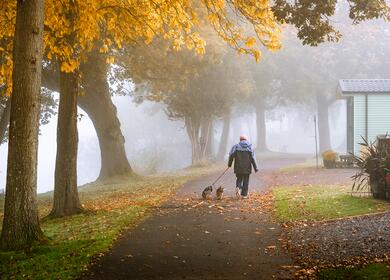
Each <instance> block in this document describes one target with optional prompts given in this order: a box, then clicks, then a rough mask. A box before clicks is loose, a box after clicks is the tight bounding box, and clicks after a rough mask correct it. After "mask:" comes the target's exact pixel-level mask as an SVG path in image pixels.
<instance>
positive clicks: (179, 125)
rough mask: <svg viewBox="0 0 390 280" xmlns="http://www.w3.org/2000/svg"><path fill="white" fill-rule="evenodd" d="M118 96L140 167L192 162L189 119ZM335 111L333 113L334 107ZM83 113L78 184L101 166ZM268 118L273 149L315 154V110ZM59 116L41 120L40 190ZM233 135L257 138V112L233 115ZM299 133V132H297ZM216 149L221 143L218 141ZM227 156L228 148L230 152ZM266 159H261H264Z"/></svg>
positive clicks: (282, 111)
mask: <svg viewBox="0 0 390 280" xmlns="http://www.w3.org/2000/svg"><path fill="white" fill-rule="evenodd" d="M113 101H114V103H115V105H116V106H117V109H118V116H119V119H120V121H121V123H122V126H121V127H122V131H123V134H124V135H125V139H126V145H125V147H126V153H127V155H128V158H129V160H130V164H132V167H133V168H134V169H135V171H136V172H138V173H140V174H149V173H155V172H167V171H172V170H177V169H181V168H185V167H187V166H189V165H191V144H190V141H189V139H188V136H187V135H186V132H185V129H184V123H183V122H180V121H171V120H169V119H168V117H167V116H166V114H165V113H164V111H163V106H161V105H156V104H154V103H152V102H147V103H145V104H143V105H135V104H134V103H133V102H132V100H131V98H130V97H127V96H117V97H114V98H113ZM344 110H345V106H344V102H343V101H338V102H336V103H335V104H334V105H333V106H332V107H331V109H330V111H331V112H332V114H331V115H332V116H341V117H337V118H335V117H333V118H331V120H330V125H331V126H332V127H336V129H334V130H332V134H331V139H332V146H334V147H337V149H336V150H339V151H343V150H344V149H345V129H344V128H345V118H344V117H342V116H344V115H345V112H344ZM333 112H334V113H333ZM79 113H81V114H83V117H82V118H81V120H79V122H78V129H79V152H78V184H79V185H82V184H85V183H88V182H91V181H94V180H95V179H96V178H97V176H98V174H99V170H100V150H99V143H98V140H97V137H96V132H95V129H94V127H93V124H92V122H91V120H90V119H89V118H88V116H87V115H86V113H85V112H83V111H82V110H81V109H80V108H79ZM268 115H269V116H268V118H267V142H268V143H269V144H268V147H269V149H270V150H271V151H275V152H283V153H303V154H314V152H315V140H314V122H313V115H312V114H311V113H310V112H308V111H304V110H302V109H300V108H294V107H291V108H290V107H281V108H277V109H275V110H272V111H271V112H269V114H268ZM56 126H57V121H56V116H53V117H52V118H51V121H50V123H49V124H47V125H44V126H41V135H40V137H39V166H38V193H43V192H47V191H51V190H53V188H54V186H53V185H54V183H53V182H54V168H55V155H56ZM231 127H232V130H231V133H230V135H229V142H228V143H229V144H228V146H229V147H230V146H231V145H233V144H234V143H235V142H237V140H238V137H239V135H241V134H246V135H248V137H249V139H250V141H251V142H253V143H256V140H257V139H256V133H255V132H256V122H255V115H254V113H247V114H244V115H242V116H239V117H237V118H235V119H233V120H232V123H231ZM221 129H222V124H221V121H218V122H217V124H216V126H215V128H214V131H213V132H214V138H215V140H216V141H217V139H219V137H220V134H221ZM298 136H299V137H298ZM214 143H215V145H214V146H213V149H214V150H215V149H217V148H218V147H217V143H216V142H214ZM0 155H1V157H0V186H1V187H0V188H2V187H3V186H5V179H6V156H7V145H6V144H3V145H2V146H1V147H0ZM226 156H227V153H226ZM260 164H261V161H260Z"/></svg>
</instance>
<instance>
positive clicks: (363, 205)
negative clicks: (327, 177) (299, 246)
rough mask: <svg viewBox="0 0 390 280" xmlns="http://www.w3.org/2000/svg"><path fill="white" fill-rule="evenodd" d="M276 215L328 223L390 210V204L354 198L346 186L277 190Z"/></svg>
mask: <svg viewBox="0 0 390 280" xmlns="http://www.w3.org/2000/svg"><path fill="white" fill-rule="evenodd" d="M272 191H273V194H274V197H275V211H276V216H277V218H278V219H279V220H280V221H281V222H289V221H302V220H309V221H310V220H311V221H313V220H327V219H335V218H343V217H349V216H356V215H363V214H369V213H377V212H383V211H389V210H390V203H387V202H384V201H380V200H375V199H373V198H366V197H353V196H351V195H350V194H348V193H347V192H348V191H350V188H349V187H345V186H318V185H317V186H288V187H276V188H274V189H273V190H272Z"/></svg>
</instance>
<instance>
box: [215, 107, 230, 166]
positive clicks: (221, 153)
mask: <svg viewBox="0 0 390 280" xmlns="http://www.w3.org/2000/svg"><path fill="white" fill-rule="evenodd" d="M229 132H230V113H227V114H226V115H225V116H224V117H223V127H222V134H221V140H220V141H219V148H218V156H217V159H218V160H221V161H222V160H224V159H225V154H226V149H227V144H228V140H229Z"/></svg>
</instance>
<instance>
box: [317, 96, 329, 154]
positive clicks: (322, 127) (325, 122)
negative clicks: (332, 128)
mask: <svg viewBox="0 0 390 280" xmlns="http://www.w3.org/2000/svg"><path fill="white" fill-rule="evenodd" d="M328 109H329V101H328V100H327V98H326V97H325V96H323V95H321V94H317V114H318V136H319V137H318V138H319V151H320V153H322V152H323V151H326V150H329V149H331V148H332V146H331V142H330V132H329V113H328Z"/></svg>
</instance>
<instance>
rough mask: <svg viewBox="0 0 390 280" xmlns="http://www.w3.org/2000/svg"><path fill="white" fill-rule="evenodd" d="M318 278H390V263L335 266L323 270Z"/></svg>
mask: <svg viewBox="0 0 390 280" xmlns="http://www.w3.org/2000/svg"><path fill="white" fill-rule="evenodd" d="M317 277H318V279H334V280H336V279H340V280H341V279H372V280H376V279H378V280H379V279H390V265H388V264H381V263H375V264H370V265H367V266H365V267H361V268H335V269H327V270H323V271H321V272H320V273H319V274H318V276H317Z"/></svg>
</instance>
